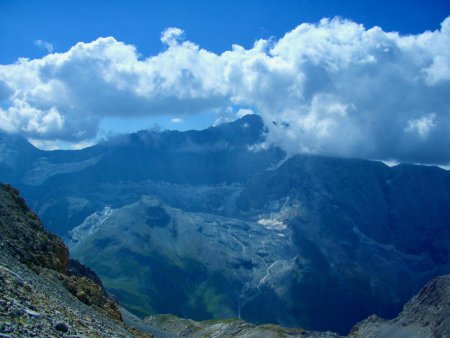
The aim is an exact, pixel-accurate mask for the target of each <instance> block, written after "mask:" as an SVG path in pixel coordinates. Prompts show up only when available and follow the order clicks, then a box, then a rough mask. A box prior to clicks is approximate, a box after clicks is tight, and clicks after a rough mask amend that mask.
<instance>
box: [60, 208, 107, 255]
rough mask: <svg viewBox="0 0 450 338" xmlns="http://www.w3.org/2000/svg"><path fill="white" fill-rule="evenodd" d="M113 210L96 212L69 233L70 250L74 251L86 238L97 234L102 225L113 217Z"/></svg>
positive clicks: (104, 209)
mask: <svg viewBox="0 0 450 338" xmlns="http://www.w3.org/2000/svg"><path fill="white" fill-rule="evenodd" d="M112 213H113V210H112V209H111V208H110V207H104V208H103V210H100V211H97V212H94V213H93V214H92V215H90V216H88V217H86V218H85V220H84V221H83V223H81V224H80V225H78V226H76V227H75V228H73V229H72V230H71V231H70V232H69V236H70V242H69V248H70V249H73V248H74V247H75V246H77V245H78V244H79V243H80V242H81V241H83V240H84V239H85V238H87V237H90V236H92V235H93V234H94V233H96V232H97V231H98V230H99V229H100V227H101V225H102V224H103V223H104V222H105V221H106V220H107V219H108V218H109V217H111V215H112Z"/></svg>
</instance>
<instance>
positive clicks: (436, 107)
mask: <svg viewBox="0 0 450 338" xmlns="http://www.w3.org/2000/svg"><path fill="white" fill-rule="evenodd" d="M161 41H162V43H163V44H164V46H165V48H164V50H163V51H162V52H160V53H159V54H157V55H154V56H150V57H147V58H144V57H142V56H141V55H140V54H139V53H138V51H137V50H136V48H135V47H134V46H132V45H128V44H125V43H123V42H120V41H117V40H115V39H114V38H112V37H107V38H98V39H97V40H95V41H93V42H90V43H78V44H76V45H75V46H73V47H72V48H71V49H70V50H69V51H67V52H65V53H53V54H49V55H47V56H45V57H43V58H41V59H35V60H28V59H19V60H18V62H17V63H15V64H10V65H0V128H1V129H3V130H6V131H9V132H18V133H22V134H24V135H25V136H27V137H30V138H33V139H42V140H53V139H59V140H64V141H68V142H82V141H85V140H89V139H92V138H94V137H95V136H96V135H97V132H98V126H99V122H100V121H101V119H103V118H106V117H133V118H136V117H140V116H142V117H144V116H145V117H148V116H151V115H158V114H170V115H171V116H173V115H177V116H185V115H186V114H195V113H201V112H203V113H204V112H211V113H212V114H218V115H219V116H225V117H227V116H229V117H232V116H235V114H236V113H239V111H240V109H242V108H243V109H248V110H250V111H253V112H255V113H257V114H260V115H261V116H262V117H263V119H264V120H265V122H266V125H267V126H268V128H269V133H268V136H267V142H268V143H274V144H277V145H280V146H282V147H283V148H284V149H285V150H286V151H287V152H288V153H290V154H293V153H297V152H308V153H317V154H325V155H335V156H352V157H362V158H372V159H384V160H389V159H391V160H396V161H410V162H421V163H435V164H448V163H450V147H449V145H450V48H449V46H450V17H449V18H447V19H446V20H445V21H444V22H443V23H442V24H441V29H440V30H437V31H434V32H424V33H422V34H419V35H409V36H402V35H399V34H398V33H392V32H384V31H383V30H382V29H381V28H379V27H374V28H371V29H366V28H364V27H363V26H362V25H360V24H357V23H355V22H352V21H348V20H343V19H339V18H335V19H332V20H329V19H323V20H321V21H320V22H319V23H317V24H301V25H299V26H298V27H297V28H295V29H294V30H292V31H291V32H288V33H286V34H285V35H284V36H283V37H282V38H280V39H279V40H258V41H256V42H255V44H254V46H253V47H252V48H250V49H245V48H243V47H241V46H238V45H233V46H232V48H231V50H229V51H226V52H224V53H222V54H215V53H212V52H210V51H207V50H205V49H202V48H201V47H200V46H198V45H196V44H194V43H193V42H190V41H188V40H186V38H185V35H184V32H183V31H182V30H181V29H179V28H168V29H167V30H166V31H164V32H163V33H162V35H161ZM236 107H238V108H236ZM241 112H242V111H241ZM239 114H240V113H239Z"/></svg>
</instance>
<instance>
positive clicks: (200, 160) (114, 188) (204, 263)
mask: <svg viewBox="0 0 450 338" xmlns="http://www.w3.org/2000/svg"><path fill="white" fill-rule="evenodd" d="M6 139H8V137H7V136H5V137H3V139H2V140H3V141H2V142H3V143H2V146H1V148H0V149H1V150H0V159H1V160H0V180H5V179H10V180H11V183H14V184H15V185H16V186H19V187H20V189H21V191H22V192H23V194H24V195H25V196H26V197H27V200H28V201H29V202H30V203H31V205H32V207H33V208H34V209H35V210H37V212H38V213H39V215H40V216H41V217H42V219H43V220H44V223H45V224H46V225H47V226H48V228H49V229H51V230H52V231H54V232H56V233H58V234H60V235H61V236H62V237H63V238H64V239H65V240H66V241H67V243H68V244H69V246H70V248H71V250H72V253H73V254H74V255H75V256H76V257H77V258H78V259H79V260H80V261H81V262H82V263H84V264H86V265H88V266H90V267H92V268H94V270H95V271H97V272H98V273H99V275H100V276H101V277H102V280H103V281H104V285H105V287H106V288H107V289H108V290H109V292H110V293H112V294H114V295H115V296H116V297H117V298H118V299H119V301H121V303H122V304H124V305H125V306H126V307H127V308H128V309H129V310H130V311H132V312H134V313H135V314H138V315H140V316H145V315H149V314H154V313H173V314H176V315H179V316H183V317H187V318H192V319H196V320H203V319H210V318H229V317H241V318H242V319H245V320H249V321H252V322H256V323H262V322H270V323H278V324H282V325H288V326H302V327H304V328H306V329H315V330H333V331H338V332H340V333H346V332H348V330H349V329H350V328H351V327H352V325H353V324H354V323H356V322H357V321H358V320H361V319H364V318H366V317H367V316H368V315H370V314H373V313H375V314H378V315H380V316H383V317H393V316H394V315H395V314H396V313H398V311H399V310H400V309H401V307H402V306H403V304H404V303H405V302H406V301H407V300H408V299H409V298H410V297H411V295H412V294H414V293H415V292H416V291H417V290H419V288H420V287H421V286H422V285H423V284H424V283H425V282H426V281H427V280H429V279H430V278H431V277H432V276H435V275H438V274H443V273H448V272H450V259H449V258H450V257H449V253H450V249H449V248H450V234H449V231H450V174H449V172H448V171H445V170H442V169H439V168H435V167H423V166H411V165H400V166H397V167H393V168H389V167H387V166H385V165H384V164H382V163H379V162H372V161H363V160H349V159H336V158H327V157H319V156H306V155H297V156H294V157H291V158H289V159H287V160H285V161H284V162H283V163H282V164H280V163H281V161H282V160H283V159H284V154H283V152H282V151H281V150H280V149H278V148H275V147H272V148H262V147H255V145H258V144H260V143H261V142H263V141H264V126H263V124H262V121H261V119H260V118H259V117H257V116H246V117H244V118H242V119H240V120H237V121H235V122H233V123H229V124H223V125H220V126H218V127H212V128H209V129H206V130H203V131H188V132H172V131H166V132H139V133H136V134H131V135H126V136H122V137H118V138H116V139H114V140H111V141H109V142H107V143H104V144H101V145H98V146H94V147H91V148H88V149H84V150H80V151H56V152H44V151H39V150H37V149H35V148H33V147H32V146H30V145H29V144H28V145H27V143H26V142H24V141H23V140H22V141H21V143H22V145H26V146H24V148H25V149H28V151H29V152H30V153H31V155H29V154H28V155H26V156H25V155H24V156H22V157H21V151H20V150H19V151H17V152H16V153H15V155H14V156H16V157H14V160H15V161H16V162H15V163H21V166H20V168H19V167H18V169H17V170H15V166H14V165H15V164H14V163H13V162H11V161H12V160H11V156H12V155H11V151H12V150H11V149H10V148H11V147H10V146H9V145H8V144H9V143H8V142H5V140H6ZM16 148H17V147H16ZM16 148H15V149H16ZM255 149H259V150H255ZM13 150H14V149H13ZM61 225H63V226H61Z"/></svg>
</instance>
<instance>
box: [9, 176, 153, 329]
mask: <svg viewBox="0 0 450 338" xmlns="http://www.w3.org/2000/svg"><path fill="white" fill-rule="evenodd" d="M0 248H1V250H0V285H1V288H0V333H2V335H1V336H2V337H29V336H64V335H72V336H73V335H76V336H79V335H87V336H95V337H111V336H114V337H128V336H140V337H151V335H148V334H142V333H140V332H138V331H137V330H135V329H133V328H129V327H127V326H126V325H125V324H124V323H123V322H122V317H121V313H120V310H119V307H118V305H117V303H116V302H115V301H114V300H113V299H111V298H110V297H109V296H108V295H107V294H106V292H105V290H104V289H103V286H102V284H101V281H100V279H99V278H98V276H97V275H96V274H95V272H93V271H92V270H90V269H88V268H87V267H85V266H83V265H82V264H80V263H79V262H77V261H73V260H69V251H68V249H67V247H66V246H65V245H64V243H63V241H62V240H61V239H60V238H59V237H57V236H55V235H53V234H51V233H49V232H48V231H46V230H45V229H44V227H43V225H42V223H41V222H40V220H39V218H38V217H37V216H36V215H35V214H34V213H33V212H32V211H31V210H30V209H29V208H28V206H27V205H26V203H25V201H24V200H23V199H22V198H21V197H20V195H19V192H18V191H17V190H16V189H14V188H12V187H11V186H9V185H0ZM73 296H75V297H73ZM80 301H81V302H80ZM83 303H84V304H83Z"/></svg>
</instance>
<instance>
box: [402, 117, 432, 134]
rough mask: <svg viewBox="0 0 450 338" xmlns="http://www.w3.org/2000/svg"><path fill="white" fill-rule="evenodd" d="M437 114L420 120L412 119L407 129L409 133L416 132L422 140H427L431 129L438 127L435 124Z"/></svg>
mask: <svg viewBox="0 0 450 338" xmlns="http://www.w3.org/2000/svg"><path fill="white" fill-rule="evenodd" d="M435 116H436V115H435V114H428V115H427V116H423V117H421V118H420V119H412V120H409V121H408V125H407V126H406V128H405V131H407V132H415V133H417V134H418V135H419V136H420V137H421V138H423V139H426V138H427V136H428V134H429V133H430V131H431V129H432V128H434V127H436V124H435V123H434V118H435Z"/></svg>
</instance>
